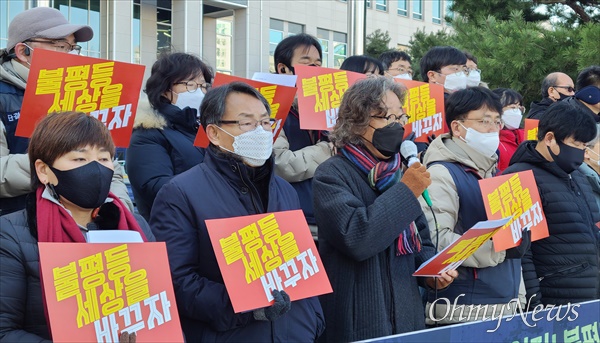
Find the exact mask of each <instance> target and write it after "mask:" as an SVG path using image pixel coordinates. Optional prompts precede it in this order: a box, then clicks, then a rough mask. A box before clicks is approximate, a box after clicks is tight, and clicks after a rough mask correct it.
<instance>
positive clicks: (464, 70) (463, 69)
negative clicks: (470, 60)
mask: <svg viewBox="0 0 600 343" xmlns="http://www.w3.org/2000/svg"><path fill="white" fill-rule="evenodd" d="M448 69H449V70H450V71H451V73H450V74H444V73H442V70H441V69H440V70H438V71H436V73H438V74H442V75H445V76H448V75H451V74H456V73H460V72H461V71H462V72H463V73H465V74H466V75H469V71H470V69H469V68H467V66H462V67H454V68H450V67H448ZM477 70H479V69H477ZM480 72H481V70H480Z"/></svg>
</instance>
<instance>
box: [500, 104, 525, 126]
mask: <svg viewBox="0 0 600 343" xmlns="http://www.w3.org/2000/svg"><path fill="white" fill-rule="evenodd" d="M522 118H523V114H521V110H520V109H518V108H510V109H508V110H506V111H504V112H503V113H502V120H503V121H504V126H506V128H507V129H510V130H515V129H518V128H519V126H521V119H522Z"/></svg>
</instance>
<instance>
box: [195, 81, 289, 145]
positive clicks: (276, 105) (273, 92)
mask: <svg viewBox="0 0 600 343" xmlns="http://www.w3.org/2000/svg"><path fill="white" fill-rule="evenodd" d="M235 81H239V82H243V83H246V84H248V85H250V86H252V87H254V88H256V90H258V91H259V92H260V94H262V95H263V96H264V97H265V99H267V101H268V102H269V105H270V106H271V118H275V125H274V127H273V141H275V139H276V138H277V136H279V132H281V128H282V127H283V123H285V119H286V118H287V115H288V113H289V111H290V107H292V103H293V102H294V97H295V96H296V87H286V86H281V85H275V84H272V83H266V82H261V81H255V80H249V79H244V78H242V77H237V76H232V75H227V74H221V73H217V75H216V76H215V80H214V82H213V87H219V86H222V85H226V84H229V83H232V82H235ZM208 143H210V142H209V140H208V137H207V136H206V132H205V131H204V129H202V128H200V129H199V130H198V133H197V134H196V139H195V140H194V145H195V146H199V147H201V148H206V147H207V146H208Z"/></svg>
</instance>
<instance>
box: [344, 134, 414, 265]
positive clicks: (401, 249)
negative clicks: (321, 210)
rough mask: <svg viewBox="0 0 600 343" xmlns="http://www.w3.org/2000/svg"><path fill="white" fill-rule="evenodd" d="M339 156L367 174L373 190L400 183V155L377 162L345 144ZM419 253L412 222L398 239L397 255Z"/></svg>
mask: <svg viewBox="0 0 600 343" xmlns="http://www.w3.org/2000/svg"><path fill="white" fill-rule="evenodd" d="M340 151H341V154H342V155H344V156H345V157H346V158H347V159H348V160H349V161H351V162H352V163H354V165H356V166H357V167H358V168H359V169H360V170H361V171H362V172H364V173H365V174H367V178H368V179H369V185H370V186H371V188H373V189H374V190H376V191H378V192H380V193H383V192H385V191H386V190H388V189H389V188H390V187H392V186H393V185H395V184H397V183H398V182H400V178H401V177H402V171H401V169H400V165H401V164H400V154H395V155H394V156H392V157H391V158H390V159H389V160H387V161H379V160H378V159H377V157H375V156H373V154H371V152H369V150H367V149H365V148H364V147H363V146H359V145H353V144H347V145H346V146H345V147H343V148H342V149H340ZM419 251H421V237H420V236H419V232H418V231H417V228H416V225H415V223H414V222H411V223H410V225H409V227H408V228H406V229H405V230H404V231H402V232H401V233H400V236H399V237H398V252H397V255H408V254H412V253H415V252H419Z"/></svg>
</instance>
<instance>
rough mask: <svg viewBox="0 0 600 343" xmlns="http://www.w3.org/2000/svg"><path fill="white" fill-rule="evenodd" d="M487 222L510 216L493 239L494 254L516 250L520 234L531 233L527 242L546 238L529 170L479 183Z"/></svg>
mask: <svg viewBox="0 0 600 343" xmlns="http://www.w3.org/2000/svg"><path fill="white" fill-rule="evenodd" d="M479 187H480V188H481V195H482V196H483V204H484V205H485V212H486V213H487V217H488V219H500V218H504V217H508V216H513V217H512V219H511V220H510V221H509V222H508V223H506V225H505V226H504V227H503V228H502V229H500V232H498V234H497V235H495V236H494V250H496V251H502V250H506V249H509V248H512V247H516V246H517V245H518V244H519V243H520V242H521V237H522V234H523V233H522V231H523V229H525V228H528V229H529V230H531V241H537V240H538V239H542V238H546V237H548V222H547V221H546V216H545V215H544V211H543V209H542V202H541V201H540V193H539V192H538V188H537V184H536V182H535V178H534V177H533V172H532V171H531V170H527V171H522V172H518V173H514V174H506V175H501V176H496V177H492V178H488V179H482V180H479Z"/></svg>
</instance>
